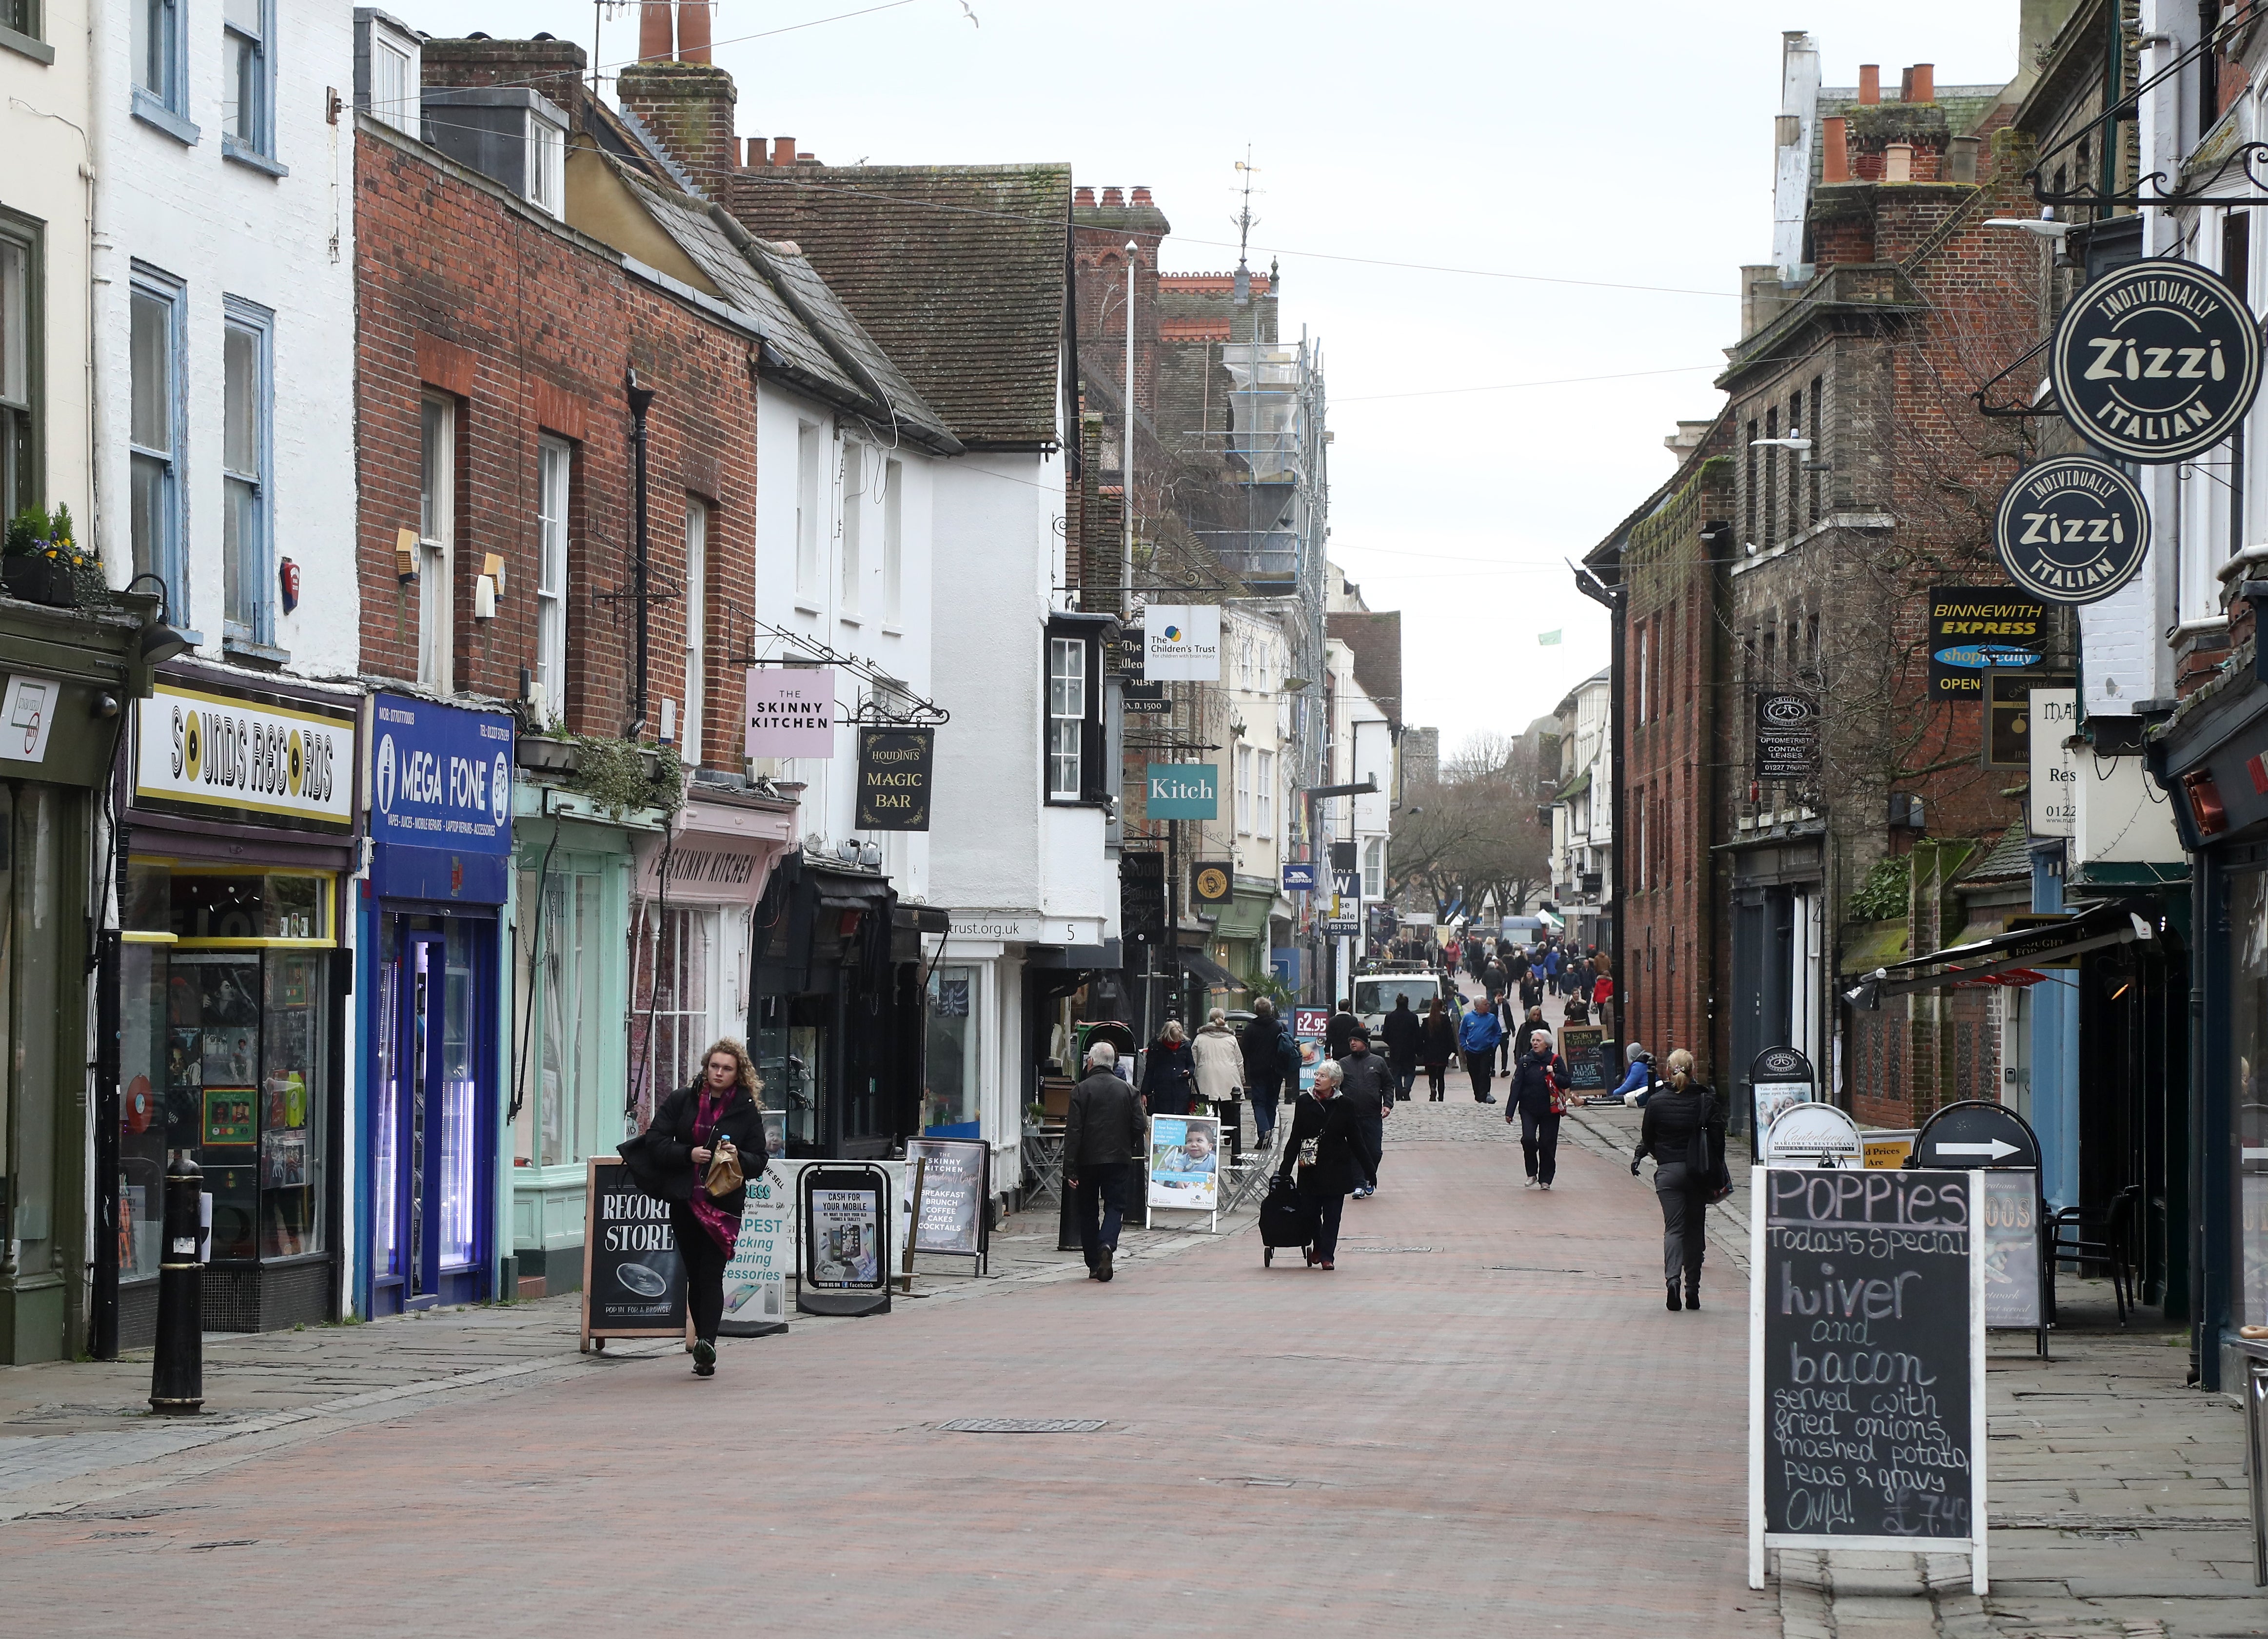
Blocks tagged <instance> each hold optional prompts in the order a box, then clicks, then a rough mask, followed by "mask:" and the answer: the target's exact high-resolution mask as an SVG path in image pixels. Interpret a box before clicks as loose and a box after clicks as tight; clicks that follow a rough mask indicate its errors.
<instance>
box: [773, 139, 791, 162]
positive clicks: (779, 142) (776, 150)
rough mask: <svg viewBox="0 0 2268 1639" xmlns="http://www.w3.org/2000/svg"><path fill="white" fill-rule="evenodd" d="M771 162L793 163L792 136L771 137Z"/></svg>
mask: <svg viewBox="0 0 2268 1639" xmlns="http://www.w3.org/2000/svg"><path fill="white" fill-rule="evenodd" d="M772 163H773V164H774V165H793V164H794V163H795V138H794V137H792V136H775V137H773V138H772Z"/></svg>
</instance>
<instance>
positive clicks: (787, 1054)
mask: <svg viewBox="0 0 2268 1639" xmlns="http://www.w3.org/2000/svg"><path fill="white" fill-rule="evenodd" d="M824 1005H825V1004H824V1003H823V1002H814V1001H809V1000H806V999H804V998H800V997H799V998H796V999H794V1000H792V1001H787V1002H782V1001H780V1000H777V999H775V1000H773V1001H771V1002H770V1003H767V1004H766V1007H765V1012H764V1018H765V1021H766V1022H765V1024H764V1025H763V1026H762V1028H759V1029H758V1030H757V1032H756V1039H755V1042H754V1043H753V1044H752V1046H753V1047H754V1048H755V1058H756V1073H757V1074H758V1075H760V1076H762V1077H763V1078H764V1091H763V1094H762V1098H761V1099H760V1100H759V1102H761V1103H762V1105H763V1106H764V1108H765V1109H767V1110H777V1111H779V1112H780V1113H781V1118H782V1119H781V1122H780V1131H781V1133H782V1136H784V1139H785V1140H786V1150H787V1153H789V1154H790V1155H810V1154H812V1153H814V1150H815V1149H816V1147H817V1145H818V1143H819V1090H820V1089H821V1088H822V1087H824V1086H825V1085H826V1084H827V1062H826V1058H825V1054H826V1052H827V1047H828V1030H827V1028H826V1026H825V1025H821V1024H818V1023H810V1024H805V1023H799V1022H797V1021H798V1020H799V1019H800V1018H804V1017H806V1016H807V1015H806V1009H809V1010H811V1011H812V1012H813V1013H816V1012H818V1011H820V1010H821V1008H823V1007H824ZM783 1012H784V1013H785V1015H786V1017H787V1020H788V1022H786V1023H784V1024H774V1023H772V1022H771V1021H772V1020H774V1019H776V1018H779V1016H780V1015H781V1014H782V1013H783ZM767 1130H769V1127H768V1128H767Z"/></svg>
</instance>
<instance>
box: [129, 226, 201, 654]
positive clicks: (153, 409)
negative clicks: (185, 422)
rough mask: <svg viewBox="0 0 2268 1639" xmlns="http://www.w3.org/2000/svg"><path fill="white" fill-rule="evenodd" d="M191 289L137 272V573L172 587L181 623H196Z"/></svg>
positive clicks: (174, 615) (170, 599)
mask: <svg viewBox="0 0 2268 1639" xmlns="http://www.w3.org/2000/svg"><path fill="white" fill-rule="evenodd" d="M187 294H188V293H187V292H186V291H185V290H183V289H182V288H181V285H180V283H179V282H178V281H175V280H173V279H171V278H168V277H166V276H165V275H162V274H158V273H156V272H154V271H151V270H150V269H146V268H138V267H137V268H136V269H135V270H134V289H133V294H132V296H131V297H130V298H129V300H130V304H131V306H132V310H133V311H132V325H131V329H132V336H131V341H130V351H131V354H132V371H133V378H134V380H133V391H132V400H133V402H132V405H131V414H130V415H129V426H128V430H127V437H128V439H129V448H130V449H131V451H132V455H131V458H130V460H131V466H132V468H133V471H132V474H131V477H132V494H131V498H130V500H129V513H130V515H131V533H132V537H133V541H134V572H135V573H136V574H137V575H155V576H157V577H159V578H160V579H162V580H163V581H164V582H165V583H166V602H167V604H168V606H169V608H170V616H171V619H172V621H173V624H174V625H176V626H179V625H180V624H182V622H183V621H187V620H188V618H189V615H188V609H189V588H188V581H187V579H186V578H185V577H184V575H183V573H182V569H183V560H184V558H185V556H186V554H185V552H184V550H183V542H182V535H183V533H184V532H183V527H182V517H181V466H180V463H181V455H182V444H183V437H182V418H183V412H182V402H181V396H182V395H181V329H182V325H181V309H182V307H183V305H185V301H186V298H187Z"/></svg>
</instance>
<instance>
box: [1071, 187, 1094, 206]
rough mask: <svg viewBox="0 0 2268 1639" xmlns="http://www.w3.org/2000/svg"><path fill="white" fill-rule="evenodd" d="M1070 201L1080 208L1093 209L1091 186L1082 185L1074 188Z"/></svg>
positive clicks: (1092, 190)
mask: <svg viewBox="0 0 2268 1639" xmlns="http://www.w3.org/2000/svg"><path fill="white" fill-rule="evenodd" d="M1071 203H1072V204H1073V205H1075V206H1076V207H1078V208H1079V209H1081V210H1092V209H1094V189H1093V188H1092V187H1082V188H1079V189H1078V190H1076V191H1075V192H1074V193H1073V194H1072V195H1071Z"/></svg>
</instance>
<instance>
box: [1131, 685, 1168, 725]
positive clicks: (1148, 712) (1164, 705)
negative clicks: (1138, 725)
mask: <svg viewBox="0 0 2268 1639" xmlns="http://www.w3.org/2000/svg"><path fill="white" fill-rule="evenodd" d="M1118 699H1119V703H1120V704H1121V705H1122V706H1123V707H1124V708H1125V709H1126V710H1127V711H1129V712H1130V713H1131V714H1133V715H1134V716H1136V717H1171V716H1172V715H1173V711H1174V701H1173V696H1172V695H1169V694H1167V692H1166V686H1165V685H1164V684H1163V683H1131V682H1130V683H1127V684H1125V685H1124V686H1123V687H1121V688H1120V689H1119V691H1118Z"/></svg>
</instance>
